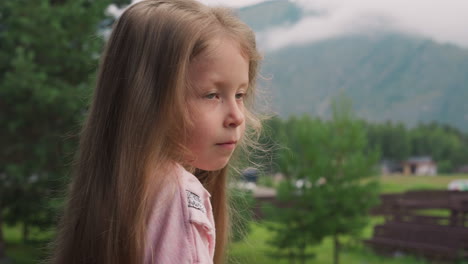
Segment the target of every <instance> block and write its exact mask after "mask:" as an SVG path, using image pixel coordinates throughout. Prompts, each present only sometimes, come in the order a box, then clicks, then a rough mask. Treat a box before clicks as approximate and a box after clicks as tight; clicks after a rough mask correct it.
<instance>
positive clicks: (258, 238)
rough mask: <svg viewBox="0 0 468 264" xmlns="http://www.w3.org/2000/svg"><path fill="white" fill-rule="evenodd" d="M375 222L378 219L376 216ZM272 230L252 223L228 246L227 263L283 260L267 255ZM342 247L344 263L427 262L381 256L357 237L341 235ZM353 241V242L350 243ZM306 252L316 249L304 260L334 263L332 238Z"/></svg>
mask: <svg viewBox="0 0 468 264" xmlns="http://www.w3.org/2000/svg"><path fill="white" fill-rule="evenodd" d="M374 222H379V220H378V219H375V220H374ZM372 226H373V224H372V225H369V227H368V228H366V230H364V232H363V237H370V236H371V233H372ZM270 236H271V233H270V232H269V231H268V229H267V228H266V227H265V226H264V225H262V224H261V223H253V224H252V232H251V233H250V234H249V236H248V237H247V238H246V239H245V240H244V241H242V242H237V243H233V244H232V245H231V248H230V250H229V255H230V263H239V264H267V263H275V264H286V263H289V262H288V260H286V259H278V258H275V257H270V256H271V253H274V248H272V247H271V246H269V245H268V243H267V241H268V239H269V238H270ZM344 240H345V243H344V249H343V251H342V253H341V254H340V261H341V262H340V263H343V264H427V263H428V262H426V261H424V260H421V259H417V258H415V257H411V256H397V257H382V256H378V255H376V254H374V253H373V252H372V251H370V250H369V249H367V248H365V247H364V246H362V245H361V244H360V243H357V242H356V240H350V239H349V238H348V239H346V238H344ZM353 241H354V243H353ZM308 252H309V253H315V258H312V259H310V260H309V261H307V263H314V264H329V263H333V259H332V258H333V244H332V240H331V239H329V238H328V239H325V240H324V241H323V242H322V243H321V244H320V245H317V246H314V247H310V248H308Z"/></svg>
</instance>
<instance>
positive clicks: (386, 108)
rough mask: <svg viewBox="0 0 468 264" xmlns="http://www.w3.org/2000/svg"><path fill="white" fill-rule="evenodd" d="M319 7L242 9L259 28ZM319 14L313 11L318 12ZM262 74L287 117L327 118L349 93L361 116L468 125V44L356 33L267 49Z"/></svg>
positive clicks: (244, 16) (283, 5) (289, 20)
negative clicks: (336, 99) (335, 102)
mask: <svg viewBox="0 0 468 264" xmlns="http://www.w3.org/2000/svg"><path fill="white" fill-rule="evenodd" d="M311 13H312V12H311V11H308V13H305V11H303V10H301V9H300V8H299V7H298V6H296V5H295V4H294V3H293V2H289V1H283V0H280V1H269V2H264V3H261V4H258V5H254V6H250V7H246V8H243V9H240V10H238V14H239V16H240V17H241V19H243V20H244V21H245V22H246V23H247V24H249V25H250V26H251V27H252V28H253V29H254V30H255V31H256V32H262V31H265V30H268V29H269V28H271V27H275V26H279V25H287V24H293V23H295V22H297V21H299V20H300V19H301V18H302V17H303V16H305V15H310V14H311ZM312 15H313V13H312ZM264 57H265V59H264V61H263V66H262V69H261V72H262V75H263V76H265V77H267V78H268V77H271V80H269V81H260V86H261V87H262V86H263V87H266V88H267V89H268V91H269V93H270V94H271V96H272V100H271V101H272V102H271V104H272V106H271V108H272V109H273V110H274V111H276V112H277V113H279V114H280V115H281V116H283V117H286V116H289V115H293V114H301V113H309V114H312V115H316V116H321V117H327V116H328V115H329V113H330V100H331V98H332V97H333V96H335V95H337V94H339V93H340V92H344V93H345V94H346V95H347V96H349V97H350V98H351V99H352V100H353V102H354V106H355V110H356V113H357V114H358V116H360V117H362V118H365V119H367V120H371V121H375V122H383V121H385V120H394V121H402V122H404V123H406V124H407V125H410V126H412V125H415V124H417V123H418V122H430V121H437V122H441V123H446V124H450V125H452V126H455V127H458V128H460V129H462V130H464V131H468V103H467V101H468V49H463V48H460V47H458V46H454V45H450V44H438V43H435V42H433V41H432V40H429V39H423V38H421V37H417V36H410V35H405V34H399V33H380V34H376V33H374V34H355V35H347V36H342V37H336V38H330V39H326V40H322V41H319V42H314V43H310V44H304V45H302V46H290V47H285V48H283V49H280V50H276V51H271V52H267V53H266V54H264Z"/></svg>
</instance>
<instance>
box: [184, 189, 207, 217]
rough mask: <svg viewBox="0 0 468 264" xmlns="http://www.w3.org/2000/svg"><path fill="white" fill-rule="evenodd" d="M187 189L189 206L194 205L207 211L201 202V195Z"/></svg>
mask: <svg viewBox="0 0 468 264" xmlns="http://www.w3.org/2000/svg"><path fill="white" fill-rule="evenodd" d="M185 191H186V192H187V198H188V207H192V208H195V209H197V210H200V211H202V212H203V213H206V209H205V206H204V205H203V203H202V202H201V199H200V196H198V195H196V194H195V193H193V192H191V191H189V190H185Z"/></svg>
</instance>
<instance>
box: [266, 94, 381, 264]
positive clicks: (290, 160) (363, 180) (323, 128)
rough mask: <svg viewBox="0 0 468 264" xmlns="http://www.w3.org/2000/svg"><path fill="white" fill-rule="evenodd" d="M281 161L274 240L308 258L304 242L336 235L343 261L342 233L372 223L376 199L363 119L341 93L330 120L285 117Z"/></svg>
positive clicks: (336, 252) (293, 253)
mask: <svg viewBox="0 0 468 264" xmlns="http://www.w3.org/2000/svg"><path fill="white" fill-rule="evenodd" d="M282 138H283V142H285V145H286V147H287V149H285V150H284V151H281V153H280V158H279V167H280V170H281V172H282V173H283V174H284V175H285V176H286V180H285V181H284V182H283V183H282V184H281V185H280V188H279V189H278V199H279V200H280V201H282V202H283V204H284V205H287V206H288V207H289V208H287V209H285V210H284V209H277V211H276V214H275V215H274V216H273V219H274V220H276V223H274V224H273V225H272V229H273V230H274V234H275V236H274V238H273V241H272V243H273V244H274V245H275V246H276V247H277V248H279V249H280V250H281V251H283V252H284V251H286V252H288V251H289V252H290V259H291V260H293V259H295V258H298V259H299V260H300V261H301V263H305V260H306V259H307V257H308V255H307V254H306V248H307V246H309V245H313V244H316V243H319V242H320V241H321V240H322V239H323V238H324V237H326V236H332V238H333V241H334V257H333V258H334V263H335V264H337V263H339V252H340V248H341V247H340V245H341V243H340V237H341V236H343V235H350V234H351V235H353V234H357V233H358V232H359V231H360V230H361V229H362V228H364V227H365V226H366V225H367V224H368V220H369V216H368V213H367V212H368V210H369V209H370V208H371V207H372V206H374V205H375V204H376V202H377V194H378V188H377V187H378V186H377V182H376V181H375V180H373V177H374V176H375V175H377V173H376V172H375V171H374V168H375V165H376V163H377V160H378V155H377V153H376V152H375V151H368V150H366V149H368V148H367V143H366V134H365V129H364V127H363V124H362V122H360V121H358V120H356V119H355V118H354V117H353V115H352V110H351V104H350V102H349V101H348V100H347V99H345V98H344V97H343V96H342V97H338V98H337V99H335V101H334V103H333V115H332V120H330V121H320V120H312V119H310V118H308V117H306V116H304V117H302V118H300V119H290V120H288V121H287V122H286V123H285V126H284V132H283V137H282Z"/></svg>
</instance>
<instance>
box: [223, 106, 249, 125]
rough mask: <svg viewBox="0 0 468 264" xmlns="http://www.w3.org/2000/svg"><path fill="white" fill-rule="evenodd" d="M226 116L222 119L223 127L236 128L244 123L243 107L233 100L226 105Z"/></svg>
mask: <svg viewBox="0 0 468 264" xmlns="http://www.w3.org/2000/svg"><path fill="white" fill-rule="evenodd" d="M226 106H227V115H226V117H225V119H224V127H231V128H236V127H238V126H240V125H242V123H244V119H245V116H244V106H243V105H240V104H238V102H237V101H236V100H233V101H231V102H229V103H227V104H226Z"/></svg>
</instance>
